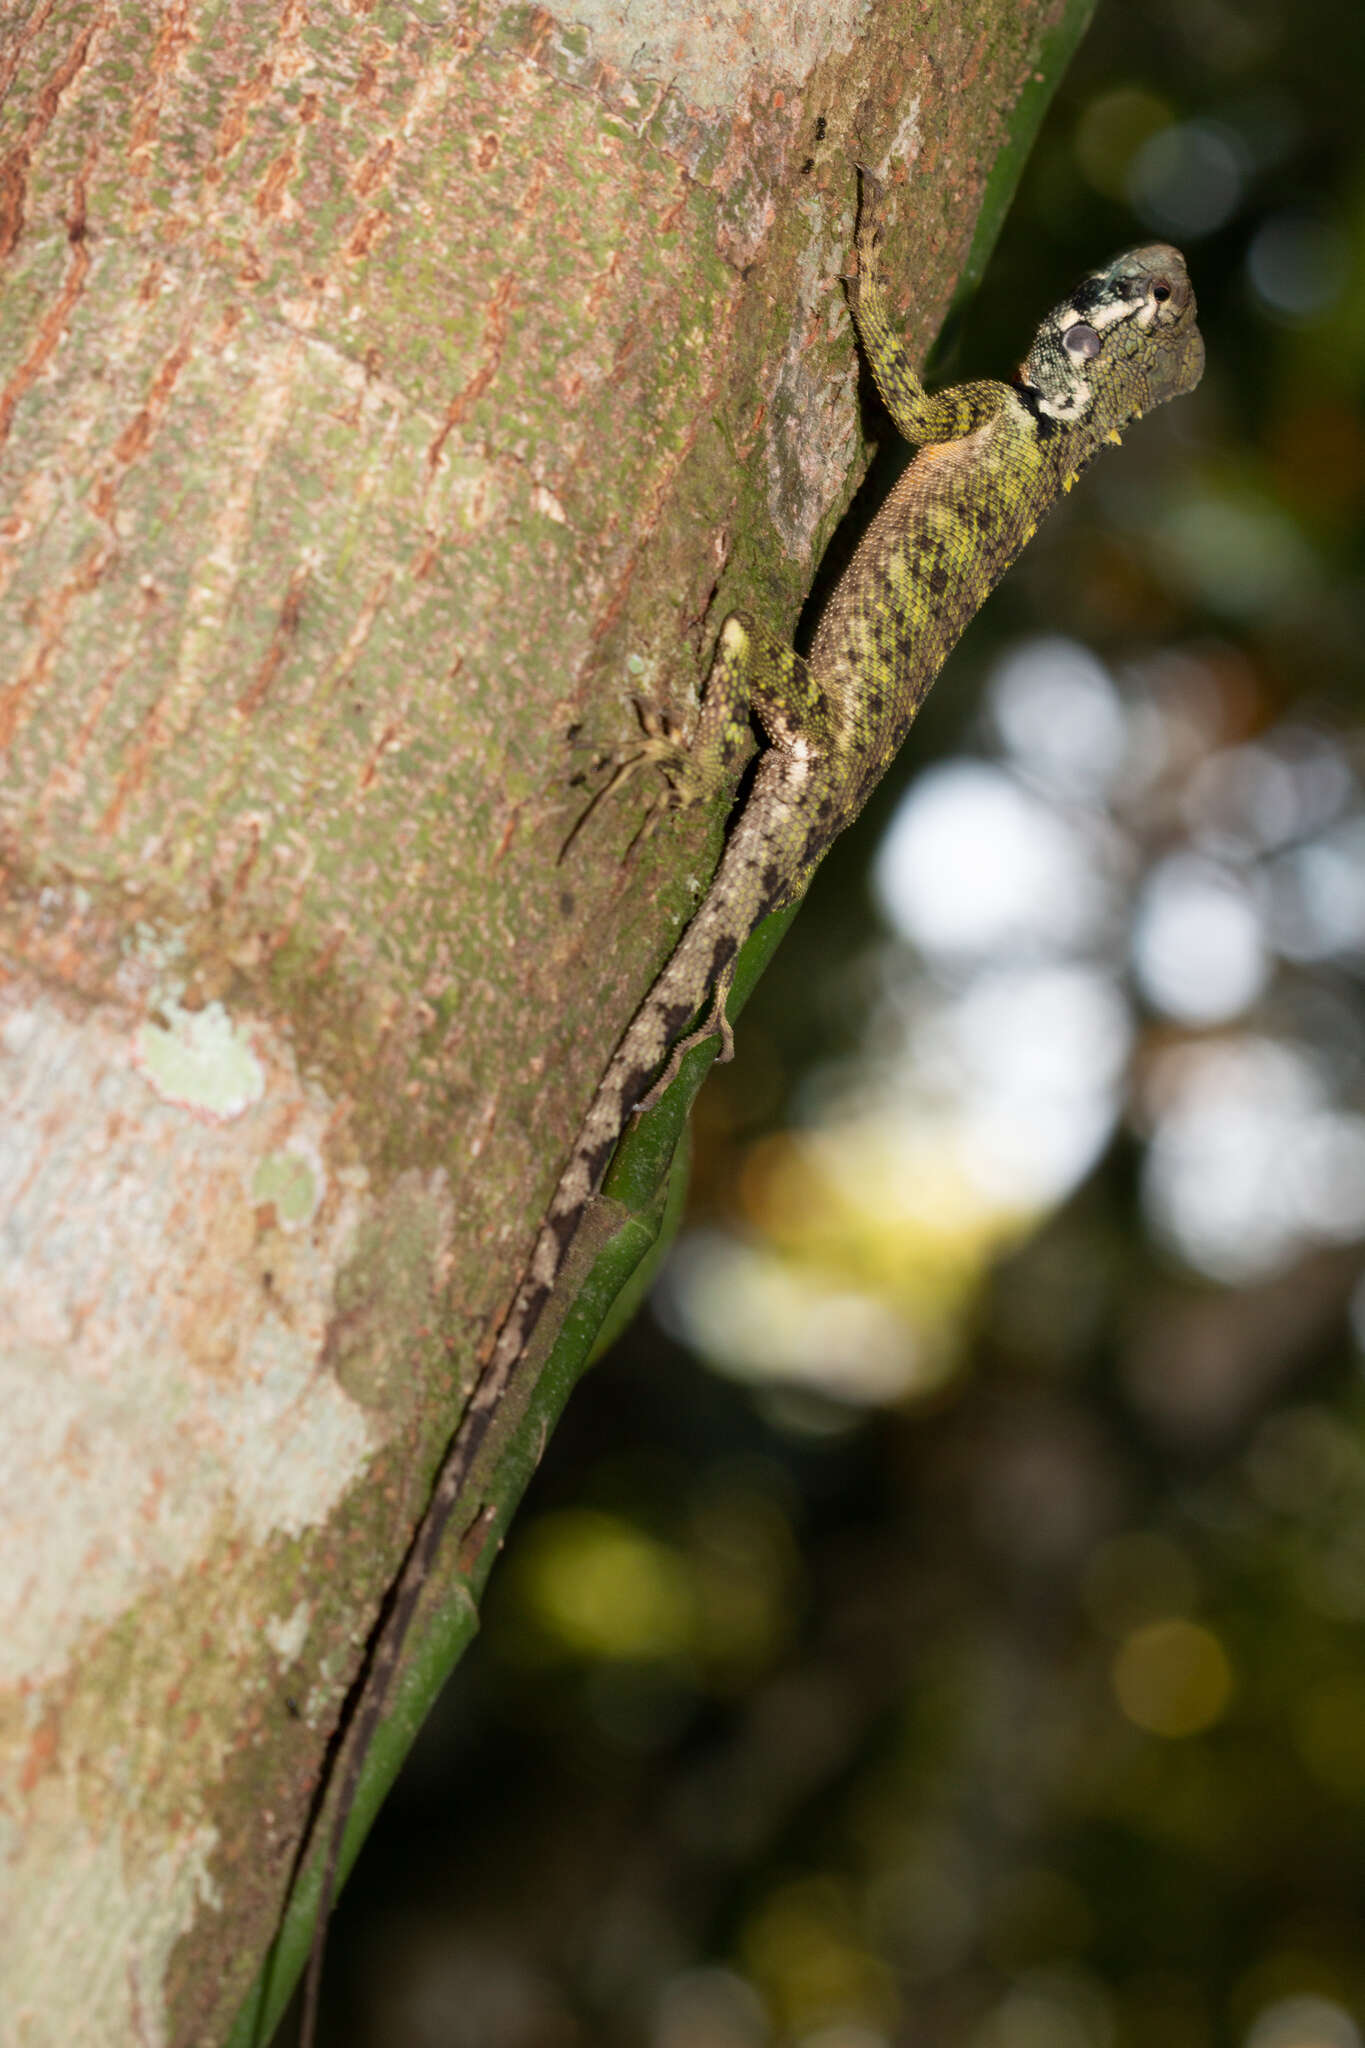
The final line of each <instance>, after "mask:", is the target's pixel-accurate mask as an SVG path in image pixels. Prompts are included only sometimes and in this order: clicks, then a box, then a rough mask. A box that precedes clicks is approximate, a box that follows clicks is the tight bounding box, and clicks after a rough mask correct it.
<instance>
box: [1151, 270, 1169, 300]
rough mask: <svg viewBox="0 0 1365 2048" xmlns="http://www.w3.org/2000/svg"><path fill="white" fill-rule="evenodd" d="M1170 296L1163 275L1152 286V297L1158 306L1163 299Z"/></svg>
mask: <svg viewBox="0 0 1365 2048" xmlns="http://www.w3.org/2000/svg"><path fill="white" fill-rule="evenodd" d="M1170 296H1171V288H1170V286H1169V285H1168V284H1167V282H1166V280H1165V278H1164V277H1163V278H1161V279H1159V280H1158V282H1157V283H1156V284H1154V285H1153V286H1152V297H1153V298H1154V299H1155V300H1156V302H1157V304H1158V306H1159V305H1161V304H1162V303H1163V301H1164V300H1166V299H1169V297H1170Z"/></svg>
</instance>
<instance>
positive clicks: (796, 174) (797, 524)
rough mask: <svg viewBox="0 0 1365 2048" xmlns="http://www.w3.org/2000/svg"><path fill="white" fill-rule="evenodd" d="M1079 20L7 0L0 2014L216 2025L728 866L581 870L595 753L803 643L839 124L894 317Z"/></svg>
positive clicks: (659, 853)
mask: <svg viewBox="0 0 1365 2048" xmlns="http://www.w3.org/2000/svg"><path fill="white" fill-rule="evenodd" d="M1064 11H1065V10H1064V8H1063V7H1062V5H1061V4H1060V0H1031V4H1028V5H1021V4H1019V0H989V4H988V0H976V4H970V0H960V4H958V5H956V6H948V5H945V6H941V7H936V8H935V9H934V10H932V16H931V13H930V10H927V9H923V8H921V7H919V6H906V5H900V4H895V0H876V4H874V5H873V6H872V7H871V8H870V9H864V7H863V6H862V5H854V4H853V0H843V4H832V5H831V4H823V5H821V6H820V7H819V8H815V9H809V10H805V11H804V16H803V18H804V21H805V24H806V26H805V28H804V29H803V30H802V31H801V32H800V33H797V32H796V30H794V28H793V25H792V24H793V21H794V19H795V17H794V16H793V15H792V14H791V11H790V10H788V9H786V8H785V7H780V6H777V5H776V4H773V5H771V6H764V5H762V4H759V5H755V6H751V7H747V8H745V9H744V10H742V11H739V10H735V11H728V10H724V9H722V10H714V9H713V10H710V11H709V12H708V13H707V14H706V16H705V17H702V16H691V15H687V14H684V13H682V12H680V11H679V10H670V9H668V8H666V7H664V6H662V5H659V6H658V7H656V8H654V9H646V10H643V11H642V10H641V9H639V8H638V7H637V8H635V9H633V10H631V11H630V18H629V21H624V22H623V19H622V13H623V10H620V9H617V10H613V9H612V8H610V7H608V6H603V5H601V4H600V0H591V4H588V5H584V6H577V7H576V8H575V19H574V22H573V23H572V24H568V23H566V22H564V21H561V20H558V19H556V18H555V17H553V16H551V15H549V14H547V13H543V12H541V11H539V10H536V9H533V8H524V7H523V8H501V9H499V8H494V7H491V6H486V7H470V8H464V9H457V8H454V7H448V6H445V5H437V4H434V0H430V4H428V0H422V4H418V5H414V6H410V7H398V6H394V7H390V8H385V9H381V8H374V7H370V6H366V5H362V4H356V5H354V6H352V7H349V8H348V7H345V6H342V5H324V4H315V5H306V4H304V0H284V4H281V5H280V6H279V7H278V8H276V9H271V8H267V7H261V6H259V5H257V4H255V0H239V4H236V5H212V4H210V0H170V4H166V5H164V6H162V7H160V8H159V9H154V10H150V22H151V26H150V28H149V26H148V23H149V11H147V10H141V9H136V10H135V9H133V8H131V7H126V6H123V5H120V4H118V0H103V4H98V5H91V4H88V0H87V4H80V5H77V4H71V0H41V4H39V5H38V6H37V7H35V8H33V9H32V10H31V11H30V12H29V13H28V14H27V16H26V17H25V19H24V21H23V22H22V23H20V22H18V21H17V19H16V18H15V17H14V16H11V17H10V20H9V22H8V25H7V29H6V38H7V39H6V40H5V42H4V43H3V45H0V86H7V87H8V94H7V97H6V99H5V102H4V106H3V113H2V115H0V257H3V261H4V266H5V267H4V270H3V290H4V298H3V318H2V319H0V590H2V592H3V595H2V598H0V604H2V607H3V609H2V610H0V748H3V756H2V757H0V758H2V760H3V767H2V768H0V829H2V830H3V858H4V874H5V882H6V888H5V892H4V900H3V909H2V911H0V916H2V918H3V937H4V945H5V959H6V963H7V964H6V967H5V970H4V971H5V977H6V978H5V979H4V980H3V981H0V1075H2V1076H3V1080H2V1083H0V1085H2V1086H3V1091H4V1095H3V1102H4V1107H3V1127H2V1128H0V1186H2V1188H3V1192H2V1193H0V1216H2V1217H3V1224H4V1232H5V1237H4V1246H5V1260H6V1268H5V1272H4V1274H3V1281H4V1298H3V1302H0V1343H2V1345H3V1403H4V1412H5V1464H6V1478H5V1483H4V1489H3V1498H2V1500H0V1514H2V1515H3V1526H2V1527H0V1546H3V1569H2V1570H0V1601H3V1606H4V1613H3V1618H2V1619H0V1659H2V1660H3V1667H4V1668H3V1670H0V1775H2V1777H3V1787H4V1809H5V1813H6V1816H7V1825H6V1833H5V1836H4V1840H3V1846H2V1847H0V1856H2V1857H3V1874H2V1875H0V1930H2V1931H0V2039H3V2040H6V2041H8V2040H14V2041H20V2040H22V2041H23V2042H25V2043H27V2044H32V2048H42V2044H48V2043H53V2044H55V2043H58V2042H60V2043H63V2044H65V2043H69V2042H72V2041H95V2040H98V2041H100V2042H108V2043H121V2042H125V2041H127V2042H133V2041H137V2042H175V2043H188V2042H216V2041H220V2040H221V2039H222V2038H223V2037H224V2035H225V2033H226V2031H227V2027H228V2025H229V2023H230V2020H231V2017H232V2014H233V2012H234V2011H235V2010H236V2007H237V2005H238V2002H239V2001H240V1999H241V1997H242V1995H243V1994H244V1992H245V1990H246V1988H247V1985H248V1983H249V1982H250V1980H251V1977H252V1975H253V1973H254V1970H255V1968H256V1966H257V1964H258V1963H259V1961H260V1958H261V1955H262V1954H263V1952H264V1950H265V1948H266V1945H267V1944H268V1941H269V1939H270V1935H271V1932H272V1930H273V1928H274V1925H275V1923H276V1920H277V1917H278V1914H279V1910H280V1905H281V1900H282V1896H283V1893H284V1889H285V1886H286V1882H287V1879H288V1874H289V1870H290V1865H291V1860H292V1858H293V1855H294V1853H295V1850H296V1847H297V1843H298V1840H299V1835H300V1831H301V1828H302V1826H303V1822H304V1817H305V1814H306V1812H307V1807H308V1802H309V1798H310V1795H311V1792H312V1788H313V1786H314V1783H315V1781H316V1778H317V1773H318V1770H319V1767H320V1763H321V1759H322V1754H323V1750H324V1746H325V1744H326V1741H327V1739H328V1736H329V1734H330V1732H331V1729H332V1727H333V1726H334V1723H335V1720H336V1715H337V1711H338V1706H339V1702H340V1700H341V1698H342V1696H343V1694H344V1692H345V1689H346V1687H347V1685H348V1683H349V1681H350V1679H351V1678H352V1676H353V1675H354V1672H355V1670H356V1667H357V1664H358V1661H359V1658H360V1654H361V1649H362V1646H363V1643H364V1639H365V1636H366V1634H367V1632H368V1629H369V1627H370V1626H371V1623H372V1621H373V1617H374V1614H375V1612H376V1609H377V1606H378V1603H379V1601H380V1599H381V1597H382V1594H383V1591H384V1588H385V1587H386V1585H387V1584H388V1582H389V1580H390V1578H391V1576H392V1573H393V1570H394V1567H395V1562H396V1560H397V1559H398V1558H399V1557H400V1556H401V1554H402V1551H403V1548H404V1545H405V1543H406V1541H407V1538H408V1535H409V1533H410V1531H411V1528H412V1526H413V1524H414V1522H415V1520H416V1518H417V1516H418V1515H419V1513H420V1511H421V1507H422V1504H423V1500H424V1496H425V1491H426V1487H427V1485H428V1483H429V1479H430V1473H431V1467H432V1462H433V1460H434V1459H435V1457H436V1455H437V1453H438V1451H439V1448H440V1445H441V1443H442V1441H443V1440H444V1438H445V1436H446V1434H447V1433H448V1431H449V1428H450V1426H451V1423H452V1421H453V1418H454V1416H455V1414H456V1413H457V1412H458V1407H459V1400H460V1393H461V1390H462V1389H465V1388H467V1387H468V1385H469V1383H470V1380H471V1377H472V1375H473V1373H474V1371H475V1369H476V1362H477V1356H478V1352H479V1347H480V1345H481V1344H482V1342H483V1341H484V1340H485V1338H486V1336H487V1333H488V1331H489V1329H490V1327H491V1326H492V1325H493V1323H494V1322H495V1321H496V1317H497V1314H498V1311H499V1308H500V1306H501V1305H502V1304H504V1303H505V1302H506V1301H507V1299H508V1296H509V1293H510V1291H511V1290H512V1288H513V1287H514V1285H515V1282H516V1280H517V1277H518V1274H519V1270H520V1265H521V1262H522V1260H523V1259H524V1257H525V1255H526V1252H527V1249H528V1247H529V1244H530V1242H531V1240H532V1237H533V1235H534V1231H535V1227H536V1222H537V1219H538V1217H539V1215H540V1213H541V1211H542V1209H543V1206H544V1203H545V1201H546V1199H547V1196H548V1194H549V1192H550V1190H551V1188H552V1186H553V1183H554V1181H555V1178H556V1176H557V1173H558V1169H559V1166H560V1163H561V1161H562V1158H563V1154H564V1151H565V1149H566V1147H567V1146H568V1144H569V1142H570V1140H571V1138H572V1135H573V1132H574V1130H575V1128H576V1126H577V1123H578V1121H579V1118H580V1117H581V1115H582V1112H583V1110H584V1107H585V1105H586V1103H587V1101H588V1100H589V1098H590V1096H591V1094H592V1090H593V1088H594V1085H595V1083H596V1080H597V1077H598V1075H599V1074H600V1072H601V1070H602V1068H603V1066H604V1065H605V1062H606V1059H607V1056H608V1054H609V1052H610V1050H611V1047H612V1044H613V1042H614V1040H615V1039H616V1037H617V1035H618V1034H619V1032H620V1030H621V1029H622V1027H623V1025H624V1024H625V1022H626V1021H627V1019H628V1018H629V1016H630V1014H631V1012H632V1010H633V1009H634V1007H635V1005H636V1004H637V1002H638V1001H639V999H640V997H641V995H642V994H643V992H644V990H645V989H646V988H647V986H648V984H649V981H650V979H651V977H652V975H653V973H654V971H655V970H656V968H657V966H658V964H659V962H660V961H661V959H662V958H663V956H664V955H665V954H666V952H667V951H668V949H669V946H670V944H671V942H672V939H673V937H674V935H675V933H676V930H677V928H678V925H679V923H680V921H681V920H682V919H684V918H685V917H686V915H687V913H688V908H689V906H690V904H691V903H692V901H693V900H694V894H695V891H696V889H697V888H698V887H699V886H701V885H702V884H703V883H704V880H705V876H706V874H707V872H708V871H709V867H710V865H711V863H712V862H713V860H714V857H715V852H716V847H717V844H718V835H719V830H720V826H721V823H722V821H721V820H719V819H717V818H716V817H714V816H713V817H711V818H709V819H708V818H701V817H697V818H688V819H684V820H681V821H678V820H669V821H668V822H667V824H666V825H665V827H664V828H662V829H660V830H659V831H658V832H656V833H655V834H653V835H652V837H650V838H649V839H648V840H647V842H646V843H645V844H644V845H643V847H642V848H640V849H639V850H638V851H637V852H636V853H635V854H634V855H633V856H632V858H631V859H630V860H629V861H627V862H625V863H623V862H622V859H621V854H622V851H623V849H624V847H625V846H626V844H627V842H628V841H629V839H630V837H631V833H632V831H633V830H634V827H635V826H636V824H638V822H639V818H640V815H641V807H642V805H643V803H644V802H645V801H646V798H647V795H648V792H647V791H646V790H644V789H643V788H642V789H640V790H638V791H632V792H631V793H630V794H629V795H628V796H625V797H623V798H622V799H621V800H620V802H619V803H616V804H608V805H605V806H603V807H602V808H601V809H600V810H599V811H598V812H597V813H596V814H595V815H594V817H593V819H592V820H591V822H590V825H589V827H588V829H587V830H586V831H585V832H584V834H583V835H582V836H581V838H580V839H579V840H578V841H577V842H576V843H575V846H574V848H573V851H572V855H571V857H570V858H569V860H568V861H567V862H565V863H563V864H561V865H557V864H556V853H557V850H558V848H559V846H560V844H561V842H562V841H563V839H564V837H565V834H566V832H567V830H568V827H569V825H570V824H571V822H572V821H573V818H574V816H575V814H576V810H577V807H578V806H580V805H581V802H582V797H581V794H579V793H577V792H575V791H574V789H573V788H572V787H571V786H570V779H569V778H570V775H571V773H572V771H573V769H574V767H575V765H576V763H577V762H578V761H579V760H580V759H581V758H583V757H581V756H578V755H575V754H574V752H573V751H572V748H571V744H570V742H571V739H573V738H574V737H575V734H576V732H577V729H578V728H581V732H577V736H578V737H580V738H582V739H585V740H586V741H588V742H590V743H591V744H592V745H594V746H597V747H610V746H615V745H618V744H620V743H621V742H622V740H623V739H625V738H626V737H627V736H628V735H629V733H630V731H631V730H632V713H631V709H630V700H631V698H632V696H636V695H639V696H644V697H647V698H650V699H652V700H654V701H655V702H657V703H659V704H662V705H666V706H668V707H670V708H671V709H672V710H673V711H674V713H675V714H676V715H677V716H678V717H679V718H680V719H681V720H683V721H684V722H685V721H686V717H687V715H688V709H689V706H690V705H691V704H692V703H693V702H694V701H695V690H696V687H697V682H698V678H699V676H700V674H701V673H702V671H703V668H704V654H705V650H706V647H707V645H708V644H709V639H710V637H711V635H712V634H713V632H714V628H715V626H716V624H717V623H718V622H719V619H720V617H721V616H723V614H724V612H725V610H726V609H728V608H729V607H731V606H732V605H734V604H737V603H748V604H752V605H755V606H756V607H757V608H758V609H760V610H761V611H762V612H763V614H764V615H765V616H766V617H767V618H768V619H769V620H771V621H772V622H773V623H774V624H775V625H777V626H780V627H783V628H786V627H789V626H790V625H791V623H792V620H793V618H794V616H795V612H796V609H797V605H798V602H799V599H800V596H801V593H802V592H803V590H804V589H805V588H806V586H807V585H808V583H809V580H810V576H811V573H812V568H813V565H814V563H815V562H816V561H817V560H818V556H819V551H820V547H821V545H822V543H823V540H824V539H825V537H826V536H827V534H828V531H829V529H830V526H831V524H832V522H833V519H834V517H835V516H836V515H837V513H838V511H839V509H840V507H841V506H842V504H843V503H844V502H845V500H846V497H847V494H848V491H849V489H850V486H851V484H852V482H853V481H854V480H855V476H856V471H857V467H858V462H859V457H860V440H859V431H858V411H857V404H856V372H855V366H854V357H853V352H852V347H851V341H850V334H849V327H848V320H847V316H846V312H845V308H844V303H843V298H842V294H841V290H840V287H839V284H838V276H839V273H840V271H841V270H842V269H843V268H844V267H845V264H846V253H847V249H848V243H849V234H850V228H851V223H852V215H853V203H854V179H853V174H852V171H851V168H850V159H851V158H855V157H856V158H862V159H864V160H866V161H869V162H871V163H873V164H874V165H876V166H877V167H879V168H883V169H885V168H887V167H888V166H891V167H893V168H894V166H895V165H896V164H904V165H906V166H907V168H908V170H909V175H910V179H911V184H910V187H909V190H908V191H907V192H904V193H902V194H900V196H899V199H898V211H899V215H900V221H901V226H900V228H899V229H898V231H897V232H896V234H895V235H894V237H893V241H892V245H891V248H890V250H889V252H888V255H889V261H890V263H891V265H892V267H893V268H894V270H895V272H896V274H898V275H899V276H900V277H902V278H904V279H905V280H906V281H907V284H906V288H905V290H904V291H903V293H902V301H903V303H904V304H906V305H907V307H909V308H910V311H909V329H910V333H911V336H912V340H914V342H915V343H916V345H917V346H922V345H923V344H924V342H925V341H926V340H927V339H928V337H929V336H930V335H931V334H932V333H933V331H934V328H935V325H936V323H937V321H938V319H939V318H940V317H941V315H942V312H943V309H944V307H945V305H946V303H947V300H948V298H949V296H950V293H951V290H952V287H953V284H954V281H955V279H956V277H957V274H958V272H959V270H960V267H961V265H962V262H963V259H964V256H965V253H966V251H967V249H968V247H969V244H970V242H971V237H972V232H973V226H974V222H975V217H976V211H977V206H978V202H979V199H980V196H981V190H982V186H983V181H984V176H985V172H986V169H987V168H988V167H989V165H990V163H991V160H992V157H993V154H994V152H995V149H996V147H997V146H998V143H999V140H1000V139H1001V137H1002V136H1003V135H1004V133H1005V132H1006V127H1007V123H1008V118H1009V114H1010V110H1011V108H1012V107H1013V106H1014V104H1015V102H1016V100H1017V97H1018V95H1019V93H1020V91H1021V89H1022V88H1023V86H1024V85H1025V83H1026V82H1027V81H1028V80H1029V79H1030V77H1031V76H1032V75H1033V73H1034V71H1035V67H1036V66H1037V64H1038V62H1039V51H1040V48H1041V47H1042V38H1043V36H1044V32H1045V31H1046V30H1047V29H1049V28H1050V27H1052V26H1054V25H1055V23H1056V22H1057V20H1058V19H1059V18H1060V17H1061V16H1062V14H1063V13H1064ZM642 15H643V18H642ZM926 37H929V38H930V39H928V40H926ZM911 287H913V305H912V306H911V303H910V302H911V297H912V291H911ZM519 1483H520V1477H519V1476H518V1475H516V1474H514V1475H513V1476H512V1478H510V1479H508V1480H507V1483H506V1485H505V1486H504V1489H503V1496H502V1498H503V1505H504V1506H506V1504H507V1501H508V1499H510V1496H511V1494H512V1493H514V1492H515V1488H516V1485H518V1484H519Z"/></svg>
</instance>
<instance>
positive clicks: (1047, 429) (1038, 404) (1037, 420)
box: [1010, 378, 1062, 441]
mask: <svg viewBox="0 0 1365 2048" xmlns="http://www.w3.org/2000/svg"><path fill="white" fill-rule="evenodd" d="M1010 389H1011V390H1012V391H1013V393H1014V395H1015V397H1016V398H1017V399H1018V400H1019V403H1020V404H1021V405H1022V406H1023V408H1024V411H1025V412H1026V413H1027V414H1028V416H1029V418H1030V419H1031V420H1032V421H1033V426H1034V431H1035V432H1036V434H1037V436H1038V439H1039V440H1040V441H1046V439H1047V437H1048V435H1049V434H1055V433H1056V432H1057V429H1058V428H1059V427H1060V426H1061V425H1062V421H1061V420H1058V419H1054V418H1053V416H1052V414H1051V413H1047V412H1044V411H1043V394H1042V392H1041V391H1040V390H1039V389H1038V386H1037V385H1036V384H1026V383H1025V382H1024V380H1023V379H1022V378H1018V379H1016V381H1015V382H1014V383H1013V384H1012V385H1011V386H1010Z"/></svg>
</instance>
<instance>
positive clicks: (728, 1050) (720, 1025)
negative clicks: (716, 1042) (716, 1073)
mask: <svg viewBox="0 0 1365 2048" xmlns="http://www.w3.org/2000/svg"><path fill="white" fill-rule="evenodd" d="M733 977H734V970H733V968H732V967H731V968H727V969H726V971H725V973H724V974H723V975H722V976H721V978H720V980H719V981H718V982H717V983H716V986H715V991H714V993H713V994H712V997H711V1002H710V1006H709V1007H708V1009H707V1012H706V1016H705V1018H704V1019H703V1021H702V1022H701V1023H700V1024H699V1025H698V1026H697V1028H696V1030H695V1031H689V1032H688V1034H687V1036H686V1038H680V1039H679V1040H678V1042H677V1044H676V1045H675V1046H674V1048H673V1050H672V1052H671V1053H670V1054H669V1055H668V1065H667V1066H666V1067H665V1068H664V1070H663V1072H662V1074H660V1076H659V1078H658V1080H657V1081H656V1082H655V1083H654V1086H653V1087H652V1088H651V1089H650V1091H649V1093H648V1094H647V1095H642V1096H641V1097H640V1100H639V1101H638V1102H637V1103H636V1105H635V1110H634V1114H635V1115H636V1116H643V1115H644V1113H645V1111H646V1110H647V1109H653V1107H654V1105H655V1103H656V1102H657V1101H658V1100H659V1099H660V1097H661V1096H662V1095H663V1094H664V1093H665V1091H666V1090H667V1089H669V1088H671V1087H672V1085H673V1082H674V1081H675V1080H676V1079H677V1074H678V1069H679V1067H680V1066H681V1065H682V1063H683V1061H684V1060H685V1059H686V1057H687V1055H688V1053H690V1052H691V1050H692V1048H693V1046H694V1045H705V1043H706V1041H707V1039H708V1038H719V1039H720V1051H719V1052H718V1053H717V1054H716V1064H717V1065H718V1066H724V1064H725V1062H726V1061H727V1060H732V1059H733V1058H734V1056H735V1034H734V1032H733V1030H732V1029H731V1026H730V1019H729V1018H728V1017H727V1016H726V1014H725V1005H726V1004H727V1003H728V1001H729V1000H730V983H731V981H732V979H733Z"/></svg>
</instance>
